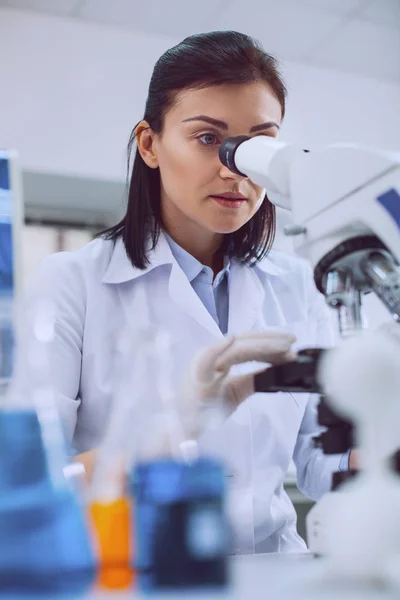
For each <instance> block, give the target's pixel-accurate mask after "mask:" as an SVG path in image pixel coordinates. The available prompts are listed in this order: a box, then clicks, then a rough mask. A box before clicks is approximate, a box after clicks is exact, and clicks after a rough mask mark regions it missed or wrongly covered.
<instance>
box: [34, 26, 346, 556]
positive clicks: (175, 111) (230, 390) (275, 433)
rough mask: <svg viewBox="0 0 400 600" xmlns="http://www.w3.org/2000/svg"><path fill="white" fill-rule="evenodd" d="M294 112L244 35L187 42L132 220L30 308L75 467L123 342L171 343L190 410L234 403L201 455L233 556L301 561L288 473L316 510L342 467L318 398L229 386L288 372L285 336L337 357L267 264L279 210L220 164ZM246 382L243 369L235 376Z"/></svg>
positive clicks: (48, 274) (48, 285) (307, 295)
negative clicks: (278, 555)
mask: <svg viewBox="0 0 400 600" xmlns="http://www.w3.org/2000/svg"><path fill="white" fill-rule="evenodd" d="M285 97H286V90H285V86H284V83H283V81H282V79H281V76H280V74H279V71H278V68H277V64H276V62H275V60H274V59H273V58H272V57H271V56H269V55H268V54H266V53H265V52H264V51H263V50H262V48H261V47H260V46H259V45H258V44H257V43H256V42H255V41H254V40H252V39H251V38H249V37H248V36H246V35H243V34H240V33H236V32H231V31H224V32H213V33H207V34H200V35H194V36H191V37H189V38H187V39H185V40H184V41H183V42H181V43H180V44H178V45H177V46H175V47H174V48H171V49H170V50H168V51H167V52H166V53H165V54H164V55H163V56H162V57H161V58H160V59H159V60H158V62H157V64H156V65H155V68H154V71H153V75H152V78H151V82H150V87H149V93H148V98H147V103H146V107H145V112H144V118H143V120H142V121H140V123H139V124H138V125H137V126H136V127H135V128H134V130H133V133H132V135H131V139H130V144H129V150H132V146H133V143H134V142H136V143H137V152H136V156H135V160H134V164H133V170H132V174H131V179H130V186H129V198H128V207H127V212H126V215H125V217H124V218H123V219H122V221H121V222H120V223H119V224H118V225H116V226H115V227H112V228H111V229H109V230H107V231H106V232H105V233H104V234H103V235H102V236H101V237H99V238H98V239H96V240H95V241H93V242H92V243H90V244H89V245H88V246H86V247H85V248H83V249H82V250H79V251H77V252H72V253H61V254H56V255H53V256H50V257H49V258H48V259H47V260H45V261H44V262H43V264H42V267H41V270H40V273H39V276H38V278H37V281H36V283H35V285H34V287H33V290H32V291H31V294H30V307H34V306H35V305H37V304H38V302H41V301H43V300H44V299H45V300H51V301H52V302H54V303H55V306H56V316H57V322H56V336H55V340H54V341H53V344H52V371H53V374H54V385H55V388H56V393H57V399H58V405H59V408H60V411H61V414H62V416H63V420H64V423H65V426H66V430H67V433H68V437H69V439H70V440H71V441H72V444H73V446H74V448H75V450H76V452H78V453H86V452H88V451H92V450H93V449H95V448H96V447H97V446H98V445H99V442H100V440H101V437H102V433H103V431H104V427H105V424H106V422H107V418H108V415H109V408H110V402H111V398H112V391H113V390H112V387H113V386H112V373H111V367H110V365H111V363H112V360H111V357H112V355H113V352H114V349H115V332H116V331H118V330H120V329H121V328H125V329H126V328H128V329H129V328H131V329H132V332H133V331H134V330H135V328H136V329H137V327H138V326H145V325H146V324H149V323H150V322H151V323H153V324H154V323H156V324H160V325H162V326H163V327H165V328H169V329H170V330H171V333H172V336H173V339H174V359H175V369H176V371H175V373H176V378H177V381H179V380H182V379H183V378H184V377H186V376H187V373H191V383H192V387H193V389H195V393H196V394H197V395H199V394H200V396H202V395H203V399H207V398H209V397H215V396H216V395H219V394H223V395H225V399H226V400H228V402H231V405H232V410H233V413H232V415H231V416H230V417H229V418H228V419H227V420H226V421H225V422H224V423H223V425H221V427H220V428H219V429H218V431H215V430H213V431H208V432H206V433H205V434H204V435H203V436H202V437H201V439H200V440H199V443H200V444H201V445H203V446H204V448H205V449H207V450H208V451H210V450H211V451H212V452H214V453H215V454H217V455H219V456H221V457H222V458H223V460H224V461H225V463H226V465H227V468H228V473H229V482H230V496H229V498H230V502H231V508H232V515H233V521H234V523H233V525H234V533H235V535H234V543H233V548H232V551H233V552H235V553H252V552H263V551H264V552H266V551H296V550H299V549H304V547H305V545H304V542H303V540H301V538H300V537H299V536H298V534H297V532H296V517H295V511H294V508H293V506H292V504H291V502H290V500H289V498H288V496H287V495H286V494H285V492H284V490H283V480H284V476H285V474H286V471H287V469H288V466H289V463H290V460H291V459H292V457H293V458H294V460H295V462H296V465H297V470H298V480H299V486H300V488H301V489H302V490H303V491H304V492H305V493H306V494H307V495H309V496H310V497H312V498H318V497H319V496H320V495H321V494H323V493H324V492H325V491H327V490H328V489H329V487H330V481H331V474H332V472H333V471H335V470H338V468H339V466H340V461H341V457H340V456H331V457H329V458H328V457H325V456H323V455H322V453H321V451H320V450H318V449H315V448H314V447H313V444H312V438H313V436H314V435H315V434H316V430H317V424H316V419H315V406H314V400H313V399H312V398H308V397H307V395H306V394H303V395H302V394H298V395H291V394H271V395H265V394H258V395H251V392H252V389H251V380H250V379H248V378H246V377H244V378H243V377H239V378H238V379H235V380H231V379H228V372H229V368H230V366H231V365H233V364H234V363H245V362H246V361H248V360H250V359H253V360H263V361H264V362H272V363H273V362H279V361H281V360H285V359H287V358H288V357H290V347H291V344H292V342H293V341H294V339H295V338H294V337H293V336H292V335H291V334H294V336H296V338H297V344H298V346H315V345H326V344H327V343H329V342H330V328H329V317H328V314H327V311H326V309H325V305H324V301H323V298H322V297H320V295H319V294H318V293H317V291H316V289H315V288H314V285H313V281H312V277H311V273H310V270H309V269H308V267H307V266H306V265H304V264H303V263H302V262H301V261H299V260H298V259H295V258H292V257H288V256H284V255H281V254H279V253H276V252H269V251H270V248H271V245H272V242H273V239H274V232H275V210H274V207H273V206H272V204H271V203H270V202H269V201H268V198H267V197H266V195H265V190H263V189H262V188H260V187H259V186H257V185H254V184H253V183H252V182H251V181H250V180H249V179H247V178H246V177H243V176H239V175H236V174H234V173H232V172H231V171H229V170H228V169H227V168H226V167H225V166H223V165H222V164H221V163H220V161H219V158H218V148H219V145H220V144H221V142H222V140H223V139H224V138H225V137H227V136H236V135H241V134H246V135H266V136H273V137H276V136H277V135H278V132H279V128H280V126H281V123H282V119H283V117H284V113H285ZM277 329H278V330H280V331H281V333H272V334H271V330H273V331H274V332H275V331H276V330H277ZM225 334H228V339H224V335H225ZM232 336H235V337H232ZM209 348H211V349H209ZM199 352H200V356H201V359H200V361H199V358H198V356H199ZM194 356H196V357H197V358H196V359H195V360H194V358H193V357H194ZM193 365H194V366H193ZM248 370H249V369H248V365H246V364H237V365H235V367H234V368H233V369H232V370H231V374H232V373H233V374H234V375H235V374H236V375H239V376H240V375H242V376H243V375H245V374H246V372H248ZM210 381H211V383H212V385H211V388H210V389H211V391H212V393H210V390H208V391H207V385H208V383H209V382H210ZM204 382H205V383H204ZM246 398H247V400H246V402H242V401H243V400H244V399H246ZM234 409H236V410H234ZM89 456H92V455H89ZM87 458H88V455H82V456H81V459H82V460H85V459H86V460H87Z"/></svg>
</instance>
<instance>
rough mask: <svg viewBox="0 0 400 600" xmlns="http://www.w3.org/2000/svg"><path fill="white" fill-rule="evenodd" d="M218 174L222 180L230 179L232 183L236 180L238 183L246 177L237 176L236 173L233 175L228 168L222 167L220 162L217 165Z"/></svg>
mask: <svg viewBox="0 0 400 600" xmlns="http://www.w3.org/2000/svg"><path fill="white" fill-rule="evenodd" d="M219 174H220V176H221V177H222V179H231V180H234V181H236V180H237V181H240V180H241V179H247V177H246V176H245V175H238V174H237V173H234V172H233V171H231V170H230V169H228V167H226V166H225V165H223V164H222V163H221V162H220V163H219Z"/></svg>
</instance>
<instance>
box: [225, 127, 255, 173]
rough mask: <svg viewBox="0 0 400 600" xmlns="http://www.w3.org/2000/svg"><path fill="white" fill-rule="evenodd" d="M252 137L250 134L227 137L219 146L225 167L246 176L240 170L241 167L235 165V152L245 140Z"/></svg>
mask: <svg viewBox="0 0 400 600" xmlns="http://www.w3.org/2000/svg"><path fill="white" fill-rule="evenodd" d="M249 139H250V137H249V136H248V135H238V136H236V137H229V138H226V140H224V141H223V142H222V144H221V146H220V147H219V160H220V161H221V162H222V164H223V165H225V167H228V169H229V170H230V171H232V172H233V173H236V174H237V175H243V176H244V177H246V174H245V173H242V172H241V171H239V169H238V168H237V167H236V165H235V152H236V150H237V149H238V147H239V146H240V144H242V143H243V142H246V141H247V140H249Z"/></svg>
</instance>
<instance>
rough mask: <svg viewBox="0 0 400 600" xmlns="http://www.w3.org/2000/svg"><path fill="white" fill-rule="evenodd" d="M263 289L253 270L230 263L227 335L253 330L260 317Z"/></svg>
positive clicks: (233, 262)
mask: <svg viewBox="0 0 400 600" xmlns="http://www.w3.org/2000/svg"><path fill="white" fill-rule="evenodd" d="M263 301H264V289H263V286H262V284H261V282H260V280H259V278H258V277H257V275H256V273H255V272H254V270H253V269H252V268H251V267H249V266H246V265H241V264H239V263H238V262H236V261H234V260H233V261H232V263H231V268H230V277H229V322H228V334H230V335H238V334H240V333H245V332H246V331H250V330H251V329H253V328H254V326H255V325H256V323H257V322H258V321H260V320H261V317H262V305H263Z"/></svg>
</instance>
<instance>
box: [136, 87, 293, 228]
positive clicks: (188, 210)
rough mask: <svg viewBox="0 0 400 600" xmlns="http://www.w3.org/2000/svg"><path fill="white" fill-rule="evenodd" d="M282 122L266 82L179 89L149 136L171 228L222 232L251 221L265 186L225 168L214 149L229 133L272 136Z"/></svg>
mask: <svg viewBox="0 0 400 600" xmlns="http://www.w3.org/2000/svg"><path fill="white" fill-rule="evenodd" d="M280 122H281V106H280V104H279V101H278V100H277V99H276V97H275V96H274V94H273V93H272V92H271V90H270V88H269V87H268V86H267V85H266V84H265V83H261V82H255V83H252V84H237V85H221V86H218V87H210V88H205V89H201V90H188V91H185V92H181V93H180V94H179V95H178V96H177V98H176V100H175V102H174V105H173V107H172V108H171V109H170V110H169V111H168V113H167V114H166V116H165V121H164V128H163V131H162V132H161V134H151V135H152V146H151V148H152V152H153V154H154V160H155V163H154V166H158V167H159V169H160V177H161V209H162V214H163V217H164V220H165V222H166V224H167V225H168V226H169V228H170V229H172V228H175V227H176V228H181V227H185V229H186V230H189V231H190V230H192V231H193V230H194V231H200V230H204V231H207V232H209V233H214V234H226V233H232V232H233V231H236V230H238V229H239V228H240V227H242V225H244V224H245V223H246V222H247V221H248V220H249V219H251V217H252V216H253V215H254V214H255V213H256V211H257V210H258V209H259V207H260V206H261V203H262V201H263V198H264V193H265V190H264V189H263V188H261V187H260V186H258V185H255V184H254V183H253V182H252V181H250V179H248V178H247V177H243V176H240V175H236V174H234V173H232V172H231V171H230V170H229V169H228V168H227V167H225V166H223V165H222V164H221V162H220V160H219V158H218V150H219V147H220V144H221V142H222V141H223V140H224V139H225V138H227V137H231V136H237V135H250V136H254V135H266V136H272V137H276V136H277V134H278V130H279V125H280ZM146 162H147V161H146ZM221 194H223V195H224V196H225V198H221V197H220V196H221ZM230 195H232V196H231V199H229V196H230ZM190 224H192V225H195V227H194V228H193V227H190Z"/></svg>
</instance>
